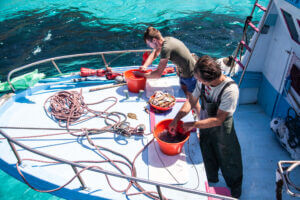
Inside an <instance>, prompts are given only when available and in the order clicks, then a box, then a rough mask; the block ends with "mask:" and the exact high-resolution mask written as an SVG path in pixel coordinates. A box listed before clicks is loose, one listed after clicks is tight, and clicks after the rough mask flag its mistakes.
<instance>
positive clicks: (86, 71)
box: [80, 67, 97, 77]
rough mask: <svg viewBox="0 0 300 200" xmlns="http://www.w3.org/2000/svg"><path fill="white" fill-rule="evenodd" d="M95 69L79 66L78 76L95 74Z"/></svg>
mask: <svg viewBox="0 0 300 200" xmlns="http://www.w3.org/2000/svg"><path fill="white" fill-rule="evenodd" d="M96 73H97V71H96V70H94V69H89V68H85V67H81V68H80V76H83V77H86V76H93V75H96Z"/></svg>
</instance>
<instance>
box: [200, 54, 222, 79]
mask: <svg viewBox="0 0 300 200" xmlns="http://www.w3.org/2000/svg"><path fill="white" fill-rule="evenodd" d="M194 71H195V73H197V74H198V75H199V76H200V78H201V79H203V80H204V81H207V82H210V81H213V80H216V79H217V78H219V77H220V76H221V74H222V71H221V68H220V65H219V64H218V63H217V62H216V61H215V60H214V59H213V58H211V57H210V56H207V55H205V56H202V57H201V58H199V59H198V61H197V63H196V65H195V69H194Z"/></svg>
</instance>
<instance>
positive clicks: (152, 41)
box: [137, 26, 200, 113]
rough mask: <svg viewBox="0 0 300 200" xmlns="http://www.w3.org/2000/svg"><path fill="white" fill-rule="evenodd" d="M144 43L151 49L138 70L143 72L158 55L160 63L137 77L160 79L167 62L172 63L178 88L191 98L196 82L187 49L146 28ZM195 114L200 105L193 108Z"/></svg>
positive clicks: (173, 40)
mask: <svg viewBox="0 0 300 200" xmlns="http://www.w3.org/2000/svg"><path fill="white" fill-rule="evenodd" d="M144 41H145V43H146V44H147V45H148V46H149V47H151V48H152V49H153V51H152V52H151V54H150V55H149V56H148V58H147V60H146V61H145V63H144V64H143V65H142V66H140V70H142V71H145V70H146V69H147V67H148V66H149V65H151V64H152V62H153V61H154V60H155V59H156V58H157V56H158V55H160V61H159V64H158V67H157V69H156V70H154V71H152V72H148V73H139V72H137V75H140V76H144V77H146V78H159V77H161V75H162V73H163V71H164V69H165V68H166V66H167V64H168V61H169V60H170V61H172V63H173V64H175V65H176V67H177V73H178V75H179V78H180V86H181V88H182V90H183V92H184V93H185V95H186V97H187V99H189V98H191V97H192V93H193V91H194V89H195V86H196V83H197V80H196V79H195V78H194V67H195V63H196V60H195V59H194V57H193V56H192V54H191V52H190V51H189V49H188V48H187V47H186V46H185V45H184V44H183V42H181V41H180V40H178V39H176V38H173V37H162V35H161V33H160V31H159V30H157V29H155V28H153V27H151V26H150V27H148V28H147V30H146V31H145V33H144ZM195 109H196V112H197V113H198V112H199V111H200V104H199V102H198V104H197V105H196V106H195Z"/></svg>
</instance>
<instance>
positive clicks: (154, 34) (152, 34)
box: [144, 26, 162, 42]
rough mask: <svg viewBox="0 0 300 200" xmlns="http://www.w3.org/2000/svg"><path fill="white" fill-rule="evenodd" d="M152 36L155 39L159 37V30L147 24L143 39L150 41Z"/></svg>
mask: <svg viewBox="0 0 300 200" xmlns="http://www.w3.org/2000/svg"><path fill="white" fill-rule="evenodd" d="M153 38H156V39H158V40H159V39H161V38H162V36H161V33H160V32H159V30H157V29H156V28H154V27H152V26H149V27H148V28H147V30H146V31H145V33H144V41H145V42H146V40H149V41H150V42H152V40H153Z"/></svg>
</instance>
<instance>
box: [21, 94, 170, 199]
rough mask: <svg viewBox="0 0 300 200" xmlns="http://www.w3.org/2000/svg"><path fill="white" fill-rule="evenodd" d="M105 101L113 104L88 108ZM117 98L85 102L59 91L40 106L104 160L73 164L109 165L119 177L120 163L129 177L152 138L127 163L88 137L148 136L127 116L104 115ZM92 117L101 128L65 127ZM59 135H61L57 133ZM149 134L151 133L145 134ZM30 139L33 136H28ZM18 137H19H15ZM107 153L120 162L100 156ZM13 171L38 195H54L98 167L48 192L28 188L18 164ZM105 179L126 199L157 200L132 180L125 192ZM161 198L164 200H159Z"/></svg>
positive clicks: (81, 97) (77, 96)
mask: <svg viewBox="0 0 300 200" xmlns="http://www.w3.org/2000/svg"><path fill="white" fill-rule="evenodd" d="M108 100H113V103H112V104H111V105H109V106H108V107H107V108H106V109H105V110H104V111H96V110H93V109H91V108H89V107H88V106H89V105H95V104H99V103H103V102H105V101H108ZM117 101H118V100H117V98H116V97H107V98H105V99H103V100H101V101H98V102H95V103H89V104H87V103H85V102H84V98H83V96H82V90H81V91H80V93H78V92H77V91H61V92H58V93H55V94H54V95H52V96H50V97H49V98H47V99H46V101H45V103H44V109H45V111H46V113H47V114H48V116H49V117H50V118H52V119H55V120H57V121H58V124H59V126H61V127H65V128H66V129H67V131H68V132H67V133H68V134H71V135H73V136H76V137H86V138H87V140H88V142H89V144H90V145H92V146H94V147H95V149H96V150H97V152H98V153H99V154H100V155H101V156H102V157H104V158H105V160H104V161H74V162H86V163H110V164H111V165H112V166H113V167H114V168H115V169H117V170H118V171H119V172H120V173H121V174H123V175H126V173H125V172H124V171H123V170H122V169H121V168H120V166H119V165H118V163H119V164H122V165H124V166H127V167H128V168H129V169H130V172H131V176H132V177H136V175H137V172H136V168H135V161H136V159H137V158H138V156H139V155H140V154H141V153H142V152H143V151H144V149H145V148H147V147H148V145H149V144H150V143H151V142H153V140H154V139H152V140H151V141H150V142H148V143H147V144H146V145H145V146H144V147H143V148H142V149H141V150H140V151H139V152H138V153H137V154H136V156H135V157H134V159H133V161H132V162H131V161H130V159H129V158H127V157H126V156H124V155H122V154H120V153H118V152H115V151H113V150H111V149H109V148H106V147H103V146H100V145H97V144H95V143H94V141H93V140H92V138H91V137H90V136H91V135H95V134H100V133H104V132H112V133H117V134H122V135H125V136H130V135H148V134H142V133H141V132H139V130H138V129H137V128H133V127H130V124H129V122H127V116H126V115H125V114H123V113H121V112H108V110H109V109H110V108H111V107H113V106H114V105H115V104H116V103H117ZM48 103H49V108H47V105H48ZM89 113H91V114H92V115H91V116H87V117H84V118H82V117H83V116H84V115H88V114H89ZM94 117H99V118H104V121H105V123H106V126H104V127H103V128H93V129H88V128H82V129H81V131H71V130H70V128H69V126H71V125H73V124H75V123H76V124H79V123H80V122H83V121H86V120H89V119H91V118H94ZM59 134H63V133H59ZM149 134H151V133H149ZM52 135H58V134H57V133H56V134H43V135H40V136H52ZM25 137H26V138H30V136H25ZM31 137H37V136H31ZM19 138H22V137H19ZM102 150H104V151H108V152H110V153H113V154H115V155H117V156H119V157H121V158H122V159H123V160H125V161H123V160H112V159H110V158H109V157H108V156H107V155H106V154H104V153H103V151H102ZM23 160H30V161H36V162H44V163H58V162H49V161H41V160H34V159H23ZM16 166H17V170H18V172H19V174H20V175H21V177H22V179H23V180H24V182H25V183H26V184H27V185H28V186H29V187H30V188H32V189H34V190H36V191H38V192H54V191H57V190H60V189H62V188H63V187H65V186H67V185H68V184H70V183H71V182H72V181H73V180H74V179H75V178H76V177H77V176H78V175H79V174H81V173H82V172H84V171H85V170H87V169H90V168H98V169H102V168H101V167H99V166H87V167H86V168H83V169H81V170H80V171H79V172H77V173H76V174H75V176H73V177H72V178H71V179H70V180H69V181H68V182H67V183H65V184H64V185H62V186H60V187H58V188H56V189H51V190H39V189H37V188H35V187H33V186H32V185H30V183H29V182H28V181H27V180H26V179H25V177H24V175H23V174H22V172H21V170H20V168H19V165H18V163H17V164H16ZM105 177H106V180H107V182H108V184H109V186H110V187H111V188H112V189H113V190H114V191H116V192H122V193H125V194H126V195H127V196H130V195H138V194H144V195H146V196H148V197H150V198H152V199H155V200H156V199H159V197H158V196H157V195H158V193H157V192H156V191H146V190H145V189H144V188H143V187H141V186H140V185H139V184H138V183H137V182H136V181H129V183H128V185H127V186H126V187H125V189H116V188H115V187H113V186H112V184H111V181H110V179H109V177H108V175H105ZM133 185H134V186H135V188H137V189H138V190H139V192H136V193H129V189H130V188H131V187H132V186H133ZM163 199H167V198H165V197H163Z"/></svg>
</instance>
